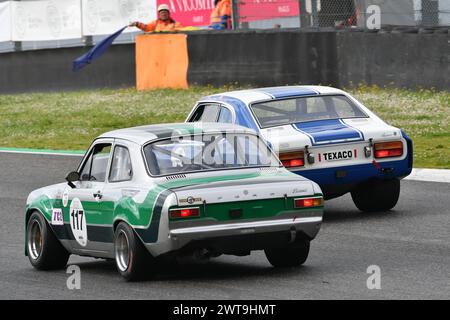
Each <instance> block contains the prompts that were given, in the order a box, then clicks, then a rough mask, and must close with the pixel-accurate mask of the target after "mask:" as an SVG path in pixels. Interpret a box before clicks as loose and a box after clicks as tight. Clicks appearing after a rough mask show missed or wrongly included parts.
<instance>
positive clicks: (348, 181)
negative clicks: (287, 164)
mask: <svg viewBox="0 0 450 320" xmlns="http://www.w3.org/2000/svg"><path fill="white" fill-rule="evenodd" d="M411 170H412V167H409V165H408V157H406V158H405V159H404V160H399V161H388V162H379V163H378V166H377V165H375V164H372V163H368V164H362V165H353V166H342V167H334V168H324V169H316V170H301V171H295V172H294V173H296V174H298V175H301V176H303V177H306V178H308V179H310V180H312V181H314V182H316V183H317V184H318V185H319V186H320V188H321V189H322V191H323V193H324V197H325V199H329V198H330V196H329V190H334V193H336V194H339V193H341V194H343V193H346V192H348V191H351V189H352V188H353V187H355V186H357V185H358V184H359V183H363V182H366V181H369V180H371V179H381V180H387V179H394V178H397V179H401V178H404V177H406V176H407V175H409V174H410V173H411Z"/></svg>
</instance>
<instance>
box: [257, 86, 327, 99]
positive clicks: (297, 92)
mask: <svg viewBox="0 0 450 320" xmlns="http://www.w3.org/2000/svg"><path fill="white" fill-rule="evenodd" d="M255 91H259V92H263V93H265V94H268V95H270V96H272V97H273V98H274V99H283V98H292V97H299V96H316V95H318V93H317V91H314V90H311V89H307V88H296V87H273V88H261V89H255Z"/></svg>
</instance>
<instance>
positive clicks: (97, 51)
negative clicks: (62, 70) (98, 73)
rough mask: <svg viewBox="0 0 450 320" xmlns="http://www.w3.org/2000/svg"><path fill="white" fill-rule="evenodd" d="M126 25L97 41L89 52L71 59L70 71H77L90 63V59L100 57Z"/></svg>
mask: <svg viewBox="0 0 450 320" xmlns="http://www.w3.org/2000/svg"><path fill="white" fill-rule="evenodd" d="M126 28H127V27H123V28H122V29H120V30H119V31H117V32H115V33H114V34H112V35H110V36H109V37H107V38H105V39H103V40H102V41H100V42H99V43H97V44H96V45H95V46H94V47H93V48H92V49H91V50H89V52H87V53H85V54H83V55H82V56H81V57H79V58H77V59H75V60H74V61H73V66H72V71H78V70H80V69H81V68H83V67H84V66H86V65H87V64H90V63H91V62H92V61H94V60H96V59H98V58H100V57H101V56H102V55H103V54H104V53H105V52H106V50H108V48H109V47H110V46H111V44H112V43H113V41H114V40H115V39H116V38H117V37H118V36H119V35H120V34H121V33H122V31H123V30H125V29H126Z"/></svg>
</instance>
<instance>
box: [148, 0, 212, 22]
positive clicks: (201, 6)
mask: <svg viewBox="0 0 450 320" xmlns="http://www.w3.org/2000/svg"><path fill="white" fill-rule="evenodd" d="M156 1H157V5H160V4H167V5H168V6H169V8H170V14H171V17H172V18H173V19H174V20H175V21H177V22H180V23H181V24H182V25H183V27H207V26H208V25H209V20H210V17H211V12H212V10H213V8H214V0H156Z"/></svg>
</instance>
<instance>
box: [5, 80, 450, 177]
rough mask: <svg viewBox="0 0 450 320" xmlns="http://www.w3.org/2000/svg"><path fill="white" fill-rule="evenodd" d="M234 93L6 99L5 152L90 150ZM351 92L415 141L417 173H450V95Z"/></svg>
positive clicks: (130, 92) (197, 90) (126, 92)
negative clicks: (113, 136) (119, 133)
mask: <svg viewBox="0 0 450 320" xmlns="http://www.w3.org/2000/svg"><path fill="white" fill-rule="evenodd" d="M232 89H236V88H230V87H221V88H213V87H193V88H191V89H189V90H172V89H164V90H152V91H145V92H138V91H136V90H135V89H134V88H133V89H131V88H130V89H118V90H112V89H104V90H93V91H79V92H62V93H33V94H17V95H0V115H1V117H0V141H1V142H0V147H18V148H33V149H67V150H84V149H86V148H87V147H88V146H89V144H90V142H91V140H92V139H93V138H94V137H96V136H97V135H99V134H101V133H103V132H105V131H109V130H113V129H116V128H124V127H131V126H138V125H144V124H152V123H164V122H182V121H184V120H185V118H186V116H187V114H188V112H189V111H190V110H191V108H192V106H193V104H194V103H195V101H196V100H197V99H198V98H200V97H201V96H204V95H209V94H213V93H218V92H223V91H228V90H232ZM348 91H349V92H350V93H351V94H353V95H354V96H355V97H356V98H357V99H359V100H360V101H361V102H362V103H364V104H365V105H366V106H367V107H369V108H370V109H371V110H372V111H374V112H375V113H376V114H378V115H379V116H380V117H381V118H382V119H384V120H385V121H386V122H388V123H389V124H392V125H393V126H396V127H400V128H402V129H404V130H405V131H406V132H407V133H408V135H410V137H411V138H412V139H413V141H414V145H415V150H414V154H415V163H414V166H415V167H425V168H450V93H449V92H445V91H441V92H438V91H434V90H416V91H410V90H405V89H389V88H379V87H367V86H361V87H358V88H356V89H350V90H348Z"/></svg>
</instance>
